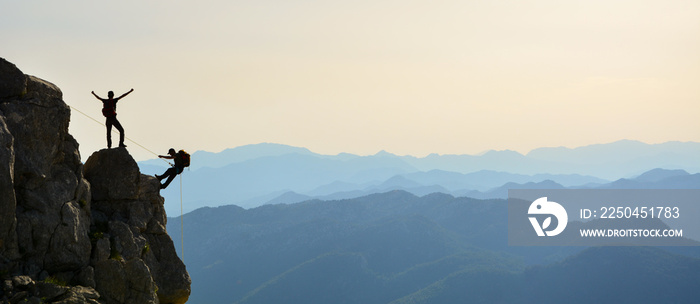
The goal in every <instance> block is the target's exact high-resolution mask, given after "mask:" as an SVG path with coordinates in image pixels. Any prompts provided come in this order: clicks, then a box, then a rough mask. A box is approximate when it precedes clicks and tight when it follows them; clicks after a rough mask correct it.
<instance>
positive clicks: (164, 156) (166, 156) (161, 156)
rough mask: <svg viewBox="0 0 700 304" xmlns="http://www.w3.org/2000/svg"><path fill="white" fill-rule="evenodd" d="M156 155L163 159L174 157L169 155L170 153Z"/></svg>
mask: <svg viewBox="0 0 700 304" xmlns="http://www.w3.org/2000/svg"><path fill="white" fill-rule="evenodd" d="M158 157H160V158H165V159H173V158H175V157H174V156H170V155H158Z"/></svg>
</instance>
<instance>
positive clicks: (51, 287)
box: [0, 58, 190, 303]
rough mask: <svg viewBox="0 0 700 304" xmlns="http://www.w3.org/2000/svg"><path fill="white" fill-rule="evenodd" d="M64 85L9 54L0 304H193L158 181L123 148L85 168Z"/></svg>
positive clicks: (0, 142) (2, 126) (2, 107)
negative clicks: (30, 71) (28, 70)
mask: <svg viewBox="0 0 700 304" xmlns="http://www.w3.org/2000/svg"><path fill="white" fill-rule="evenodd" d="M69 121H70V108H69V107H68V106H67V105H66V103H65V102H63V100H62V93H61V90H60V89H59V88H58V87H56V86H55V85H53V84H52V83H49V82H47V81H44V80H42V79H39V78H37V77H33V76H29V75H24V73H22V72H21V71H20V70H19V69H18V68H17V67H16V66H15V65H13V64H12V63H9V62H7V61H6V60H4V59H2V58H0V284H1V285H0V287H1V288H0V303H5V302H11V303H15V302H19V301H27V302H30V303H32V302H34V303H39V302H40V301H43V302H44V303H52V302H55V303H184V302H186V301H187V298H188V297H189V292H190V278H189V275H188V274H187V271H186V270H185V266H184V264H183V263H182V261H180V259H179V258H178V257H177V255H176V253H175V248H174V246H173V243H172V240H171V239H170V237H169V236H168V235H167V233H166V231H165V221H166V215H165V211H164V209H163V198H162V197H161V196H160V194H159V192H158V191H159V188H158V185H159V183H158V181H157V180H156V179H155V178H153V177H149V176H145V175H141V174H140V172H139V170H138V166H137V165H136V162H135V161H134V160H133V158H132V157H131V156H130V155H129V153H128V151H126V150H125V149H123V148H120V149H113V150H101V151H98V152H95V153H94V154H93V155H92V156H91V157H90V158H89V160H88V161H87V162H86V164H85V165H83V164H82V163H81V161H80V154H79V152H78V143H77V142H76V140H75V139H74V138H73V137H72V136H71V135H70V134H69V133H68V124H69Z"/></svg>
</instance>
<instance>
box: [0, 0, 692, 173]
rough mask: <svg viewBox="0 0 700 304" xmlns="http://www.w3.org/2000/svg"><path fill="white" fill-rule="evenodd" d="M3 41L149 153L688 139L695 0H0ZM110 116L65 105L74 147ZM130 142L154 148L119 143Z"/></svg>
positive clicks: (86, 148) (1, 53)
mask: <svg viewBox="0 0 700 304" xmlns="http://www.w3.org/2000/svg"><path fill="white" fill-rule="evenodd" d="M0 3H1V4H0V41H1V42H0V57H3V58H5V59H7V60H8V61H10V62H12V63H14V64H16V65H17V66H18V67H19V68H20V69H21V70H22V71H23V72H24V73H26V74H30V75H35V76H37V77H40V78H43V79H46V80H48V81H51V82H53V83H55V84H56V85H58V86H59V87H60V88H61V89H62V90H63V96H64V100H65V102H66V103H68V104H69V105H71V106H73V107H75V108H76V109H79V110H81V111H83V112H86V113H88V114H89V115H91V116H92V117H94V118H97V119H98V120H100V121H103V120H104V118H103V117H102V116H101V112H100V109H101V103H100V102H99V101H98V100H97V99H95V98H94V97H92V95H91V94H90V91H93V90H94V91H95V92H96V93H97V94H98V95H100V96H102V97H106V95H107V91H109V90H113V91H114V92H115V94H116V95H117V96H118V95H120V94H122V93H124V92H126V91H128V90H129V89H131V88H133V89H134V92H133V93H132V94H131V95H129V96H128V97H126V98H124V99H123V100H122V101H120V102H119V104H118V108H117V113H119V115H118V119H119V120H120V121H121V123H122V125H123V126H124V128H125V129H126V135H127V136H128V137H130V138H131V139H133V140H135V141H137V142H138V143H140V144H142V145H144V146H146V147H147V148H148V149H151V150H153V151H155V152H157V153H161V154H165V153H166V152H167V150H168V148H170V147H174V148H176V149H180V148H184V149H186V150H189V151H191V152H194V151H197V150H206V151H212V152H217V151H220V150H222V149H226V148H232V147H236V146H241V145H246V144H255V143H260V142H273V143H281V144H288V145H294V146H302V147H306V148H309V149H310V150H312V151H314V152H318V153H323V154H337V153H340V152H349V153H355V154H362V155H367V154H374V153H376V152H378V151H380V150H386V151H388V152H392V153H395V154H400V155H406V154H410V155H415V156H424V155H427V154H429V153H440V154H476V153H479V152H483V151H485V150H489V149H496V150H503V149H510V150H515V151H518V152H521V153H527V152H528V151H530V150H531V149H534V148H537V147H545V146H567V147H577V146H583V145H589V144H596V143H607V142H612V141H617V140H620V139H633V140H640V141H643V142H647V143H660V142H666V141H672V140H678V141H700V119H699V116H700V17H699V16H700V1H677V0H665V1H646V0H635V1H614V0H613V1H611V0H606V1H599V0H592V1H561V0H558V1H547V0H544V1H466V0H454V1H453V0H444V1H440V0H438V1H413V0H404V1H383V0H372V1H365V0H358V1H311V0H301V1H288V0H287V1H279V0H255V1H253V0H242V1H223V0H221V1H220V0H211V1H206V0H205V1H143V0H139V1H131V0H128V1H70V0H69V1H34V0H22V1H9V0H1V2H0ZM104 130H105V128H104V126H100V125H98V124H96V123H95V122H94V121H92V120H90V119H88V118H86V117H84V116H82V115H81V114H79V113H77V112H75V111H74V112H73V115H72V119H71V130H70V132H71V133H72V134H73V136H74V137H75V138H76V139H77V140H78V142H79V143H80V145H81V154H82V157H83V159H84V160H85V159H86V158H87V157H88V156H89V155H90V154H91V153H92V152H93V151H95V150H98V149H101V148H104V147H106V140H105V135H104V133H105V131H104ZM127 145H129V151H131V153H132V155H134V157H135V158H136V159H137V160H145V159H149V158H153V157H154V156H153V155H152V154H150V153H149V152H147V151H145V150H143V149H141V148H139V147H137V146H136V145H133V144H130V143H129V142H127Z"/></svg>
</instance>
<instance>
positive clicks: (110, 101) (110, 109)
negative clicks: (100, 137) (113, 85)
mask: <svg viewBox="0 0 700 304" xmlns="http://www.w3.org/2000/svg"><path fill="white" fill-rule="evenodd" d="M133 91H134V89H131V90H129V92H126V93H124V95H122V96H119V97H117V98H114V92H112V91H109V92H108V93H107V97H108V98H107V99H103V98H100V96H97V94H95V91H92V95H94V96H95V98H97V99H99V100H101V101H102V115H104V117H106V118H107V120H106V121H105V126H107V148H108V149H109V148H112V126H114V127H115V128H117V130H119V147H126V145H125V144H124V128H122V124H120V123H119V121H118V120H117V101H119V100H120V99H122V98H124V96H126V95H129V93H131V92H133Z"/></svg>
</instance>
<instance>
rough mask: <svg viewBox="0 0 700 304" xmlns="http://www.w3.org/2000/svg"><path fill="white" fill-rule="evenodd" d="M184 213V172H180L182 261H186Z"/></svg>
mask: <svg viewBox="0 0 700 304" xmlns="http://www.w3.org/2000/svg"><path fill="white" fill-rule="evenodd" d="M182 213H183V212H182V174H180V246H181V249H180V258H181V259H182V263H185V224H184V221H183V219H182V218H183V215H182Z"/></svg>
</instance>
